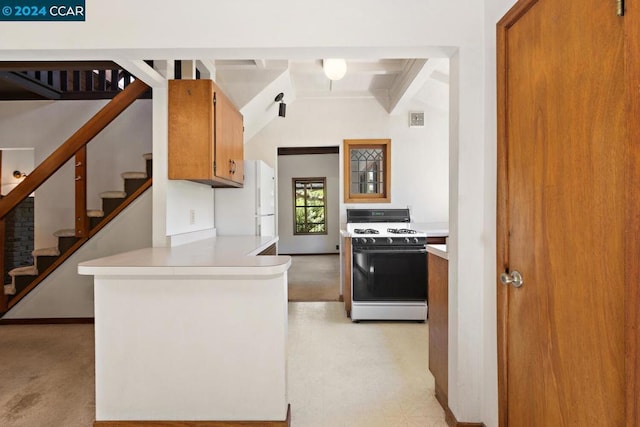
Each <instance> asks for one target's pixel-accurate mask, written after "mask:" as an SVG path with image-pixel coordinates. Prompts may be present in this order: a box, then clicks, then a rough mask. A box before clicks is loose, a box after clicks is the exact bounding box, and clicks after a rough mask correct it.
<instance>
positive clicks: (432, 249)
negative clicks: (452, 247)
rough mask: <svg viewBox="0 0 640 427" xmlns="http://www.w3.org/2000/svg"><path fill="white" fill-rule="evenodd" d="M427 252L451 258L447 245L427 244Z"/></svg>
mask: <svg viewBox="0 0 640 427" xmlns="http://www.w3.org/2000/svg"><path fill="white" fill-rule="evenodd" d="M427 252H428V253H430V254H434V255H437V256H439V257H440V258H444V259H447V260H448V259H449V252H447V245H427Z"/></svg>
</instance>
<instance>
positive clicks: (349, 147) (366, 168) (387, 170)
mask: <svg viewBox="0 0 640 427" xmlns="http://www.w3.org/2000/svg"><path fill="white" fill-rule="evenodd" d="M343 150H344V201H345V203H388V202H390V201H391V185H390V181H391V140H389V139H345V140H344V146H343Z"/></svg>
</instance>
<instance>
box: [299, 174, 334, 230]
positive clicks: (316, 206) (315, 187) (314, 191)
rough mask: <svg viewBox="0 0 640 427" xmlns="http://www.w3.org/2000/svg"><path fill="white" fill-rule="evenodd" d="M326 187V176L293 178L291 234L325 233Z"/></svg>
mask: <svg viewBox="0 0 640 427" xmlns="http://www.w3.org/2000/svg"><path fill="white" fill-rule="evenodd" d="M326 188H327V179H326V178H293V200H294V201H293V218H294V224H293V234H327V220H326V218H327V192H326Z"/></svg>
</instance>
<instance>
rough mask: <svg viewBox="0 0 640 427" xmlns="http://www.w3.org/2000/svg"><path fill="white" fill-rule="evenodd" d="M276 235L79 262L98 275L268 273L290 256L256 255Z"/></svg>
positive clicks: (209, 241) (283, 268) (285, 266)
mask: <svg viewBox="0 0 640 427" xmlns="http://www.w3.org/2000/svg"><path fill="white" fill-rule="evenodd" d="M277 241H278V238H277V237H264V236H218V237H212V238H208V239H204V240H199V241H197V242H193V243H188V244H185V245H181V246H174V247H163V248H145V249H139V250H136V251H131V252H125V253H121V254H117V255H112V256H109V257H105V258H98V259H94V260H91V261H85V262H81V263H80V264H78V273H79V274H85V275H96V276H122V275H128V276H129V275H133V276H138V275H153V276H269V275H278V274H282V273H284V272H286V271H287V270H288V269H289V266H290V265H291V257H289V256H254V255H257V254H258V253H260V252H261V251H263V250H264V249H266V248H267V247H269V246H270V245H272V244H274V243H275V242H277Z"/></svg>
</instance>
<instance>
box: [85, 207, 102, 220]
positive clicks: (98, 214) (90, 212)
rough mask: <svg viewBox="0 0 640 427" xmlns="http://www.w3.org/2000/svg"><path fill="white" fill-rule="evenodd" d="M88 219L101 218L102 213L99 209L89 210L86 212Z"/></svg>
mask: <svg viewBox="0 0 640 427" xmlns="http://www.w3.org/2000/svg"><path fill="white" fill-rule="evenodd" d="M87 216H88V217H89V218H102V217H104V211H103V210H100V209H90V210H88V211H87Z"/></svg>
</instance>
